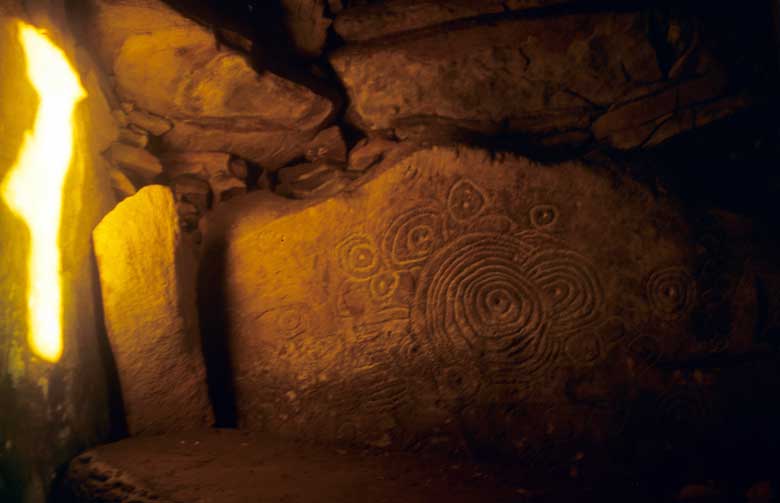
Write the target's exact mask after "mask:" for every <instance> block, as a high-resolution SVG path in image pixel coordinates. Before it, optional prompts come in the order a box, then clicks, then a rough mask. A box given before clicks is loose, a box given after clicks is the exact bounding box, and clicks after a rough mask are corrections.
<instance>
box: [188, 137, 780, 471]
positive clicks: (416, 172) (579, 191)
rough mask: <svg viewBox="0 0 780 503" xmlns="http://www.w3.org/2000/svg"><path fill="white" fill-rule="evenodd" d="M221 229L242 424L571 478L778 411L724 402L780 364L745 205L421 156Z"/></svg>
mask: <svg viewBox="0 0 780 503" xmlns="http://www.w3.org/2000/svg"><path fill="white" fill-rule="evenodd" d="M207 224H208V225H207V227H206V240H205V243H204V246H205V249H206V255H205V260H204V262H203V266H202V267H203V270H204V275H203V277H202V288H201V296H202V306H203V310H202V315H203V316H205V320H204V323H205V325H206V326H207V328H208V330H210V331H211V332H210V333H211V335H212V337H219V338H226V339H227V341H229V343H228V346H229V348H230V356H231V358H230V368H231V369H232V372H233V375H232V379H233V381H234V382H235V387H236V405H237V411H238V423H239V425H240V426H241V427H243V428H248V429H254V430H263V431H271V432H274V433H276V434H280V435H284V436H290V437H296V438H307V439H309V440H312V441H325V442H334V443H339V442H341V443H345V444H352V445H354V444H357V445H363V446H371V447H376V448H387V449H412V450H417V449H444V450H446V451H447V452H451V453H461V454H463V453H470V454H479V455H483V456H484V455H488V456H501V457H504V456H508V457H509V459H515V460H520V462H521V463H522V464H523V465H524V467H525V469H528V467H532V468H533V469H535V470H539V471H540V473H542V474H544V475H548V476H549V475H554V476H568V473H569V471H570V470H574V471H575V472H576V471H577V470H584V471H586V472H588V471H591V470H592V467H593V465H598V463H600V462H603V461H604V460H605V459H609V457H610V456H612V457H613V458H612V462H614V461H615V457H617V458H618V459H621V457H623V458H622V459H624V461H625V460H626V459H625V456H628V457H629V458H630V457H631V456H635V455H637V454H636V452H637V451H636V450H635V449H639V450H642V449H645V451H644V454H643V455H644V456H647V459H644V460H640V459H636V458H632V459H630V461H629V462H633V461H641V462H649V463H653V462H657V461H658V460H659V459H662V458H663V457H664V456H666V455H667V453H666V452H665V449H666V448H667V443H673V444H674V447H673V449H675V452H678V451H676V449H680V451H679V452H686V450H685V449H688V448H691V447H692V446H693V445H694V444H695V443H696V442H700V441H703V439H712V438H717V436H718V434H719V433H718V432H721V431H722V428H724V424H725V423H726V422H728V421H741V420H745V418H750V417H753V416H754V415H755V416H756V417H758V416H761V415H768V414H771V417H776V415H777V410H776V408H773V407H772V406H771V405H769V404H766V405H762V404H760V403H755V404H751V405H748V404H747V403H746V401H743V400H733V399H731V398H729V397H731V396H732V395H733V393H738V390H739V389H740V388H741V387H742V386H744V383H745V382H747V381H750V380H753V379H758V378H759V376H761V377H760V379H766V381H765V382H776V379H777V378H778V377H780V376H778V375H777V369H776V367H775V366H774V363H775V362H776V358H777V353H776V352H775V350H774V349H773V348H775V347H776V342H775V343H773V342H771V341H769V340H767V339H766V335H767V332H766V330H767V329H768V328H769V326H766V325H765V326H763V327H761V323H760V322H759V318H760V317H761V316H763V315H760V314H759V312H760V311H761V310H762V309H765V307H763V308H762V307H760V304H761V303H762V301H761V300H760V299H759V297H760V296H761V294H760V293H759V292H760V290H761V289H762V288H773V287H772V286H769V285H773V284H774V281H775V278H776V276H775V275H774V273H772V267H770V268H768V269H767V268H766V267H764V266H761V267H758V266H757V263H756V261H757V260H759V259H758V257H759V256H761V255H760V253H757V252H756V251H755V250H754V249H753V248H751V246H750V245H748V244H747V243H742V244H737V243H732V242H731V238H730V233H732V232H734V228H733V227H732V226H733V225H734V222H733V221H731V220H730V217H729V216H728V215H719V214H717V213H713V214H708V213H702V214H699V215H698V216H696V217H693V216H692V215H691V214H689V213H688V212H686V211H685V210H684V209H683V208H682V207H681V206H680V205H679V203H678V202H677V201H675V199H674V198H669V197H666V196H660V195H657V194H653V193H652V192H651V191H649V190H647V188H646V187H643V186H642V185H641V184H638V183H637V182H635V181H633V180H631V179H630V178H629V177H627V176H625V175H624V174H621V173H620V170H619V169H617V166H615V165H602V166H594V165H584V164H582V163H578V162H571V163H563V164H558V165H552V166H549V165H548V166H545V165H540V164H537V163H534V162H532V161H529V160H527V159H523V158H518V157H513V156H498V157H491V155H490V154H489V153H487V152H484V151H479V150H471V149H466V148H457V149H451V148H433V149H425V150H422V151H419V152H417V153H414V154H411V155H409V156H407V157H403V158H402V159H400V160H393V161H389V162H385V163H384V164H383V165H382V166H381V167H379V168H377V169H376V171H375V172H374V174H373V175H371V176H369V177H368V179H367V180H363V181H360V182H356V183H355V184H353V185H352V186H350V187H349V188H348V189H347V190H346V191H344V192H342V193H341V194H339V195H337V196H334V197H332V198H329V199H327V200H322V201H320V202H315V203H303V202H288V201H285V200H283V199H280V198H278V197H276V196H273V195H270V194H263V193H258V194H254V195H251V196H247V197H245V198H242V199H241V200H236V201H231V202H228V203H226V204H225V205H223V207H221V208H220V209H219V210H218V211H217V212H215V213H213V214H211V215H210V216H209V217H208V219H207ZM739 225H741V224H738V225H737V228H739ZM761 285H763V286H761ZM771 330H774V329H771ZM724 367H725V368H724ZM767 433H769V432H767V431H764V432H763V433H761V434H759V435H763V434H767ZM639 444H641V445H639ZM613 447H614V448H615V449H614V450H611V449H612V448H613ZM704 452H706V450H702V451H701V452H699V453H698V454H697V455H704ZM618 464H619V463H618ZM613 468H616V467H613Z"/></svg>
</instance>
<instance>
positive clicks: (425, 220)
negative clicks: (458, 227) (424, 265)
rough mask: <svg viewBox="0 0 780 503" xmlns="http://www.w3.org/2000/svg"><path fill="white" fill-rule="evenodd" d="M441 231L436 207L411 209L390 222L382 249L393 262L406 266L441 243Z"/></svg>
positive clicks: (421, 258)
mask: <svg viewBox="0 0 780 503" xmlns="http://www.w3.org/2000/svg"><path fill="white" fill-rule="evenodd" d="M443 234H444V230H443V225H442V218H441V215H440V213H439V211H438V210H436V209H435V208H430V207H425V206H423V207H419V208H412V209H411V210H408V211H406V212H405V213H402V214H401V215H399V216H397V217H396V218H395V219H394V220H393V221H392V222H391V224H390V227H389V229H388V230H387V234H385V239H384V241H383V248H384V250H385V253H386V254H387V257H389V259H390V262H391V263H392V264H393V265H395V266H398V267H404V266H409V265H412V264H416V263H418V262H421V261H423V260H425V259H426V258H428V256H429V255H430V254H431V253H433V251H434V250H435V249H436V248H437V247H438V246H439V244H440V243H441V242H442V239H443Z"/></svg>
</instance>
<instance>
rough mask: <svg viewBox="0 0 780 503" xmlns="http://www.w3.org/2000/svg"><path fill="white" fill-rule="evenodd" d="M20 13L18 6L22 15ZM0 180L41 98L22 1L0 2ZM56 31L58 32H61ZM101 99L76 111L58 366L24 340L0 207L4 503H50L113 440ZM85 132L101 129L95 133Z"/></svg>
mask: <svg viewBox="0 0 780 503" xmlns="http://www.w3.org/2000/svg"><path fill="white" fill-rule="evenodd" d="M16 4H19V6H18V8H17V7H16ZM0 13H1V14H2V15H6V14H14V15H18V16H19V17H18V18H6V17H1V18H0V124H2V134H0V180H3V179H5V177H6V175H7V174H8V172H9V169H10V168H11V166H12V165H13V164H14V162H15V161H16V158H17V156H18V153H19V149H20V148H21V146H22V140H23V138H24V135H25V134H29V133H30V132H31V131H32V128H33V124H34V121H35V117H36V113H37V105H38V103H39V101H38V100H39V98H38V97H37V96H36V93H35V90H34V88H33V87H32V85H31V84H30V83H29V82H28V80H27V79H26V78H25V75H26V69H25V58H24V52H23V51H22V48H21V46H20V45H19V42H18V36H17V30H16V26H17V22H18V20H19V19H24V10H23V7H22V6H21V2H0ZM43 14H44V15H42V16H40V17H38V18H36V23H41V24H40V25H41V26H47V27H49V28H53V29H51V30H50V32H49V33H50V35H52V37H53V38H54V40H55V42H56V43H57V44H58V45H60V46H61V47H62V48H63V49H65V50H66V52H67V54H68V57H69V59H70V60H71V62H74V63H76V62H80V59H79V58H77V57H76V55H75V54H73V52H71V50H70V49H72V47H73V40H72V39H71V38H70V37H69V35H68V31H67V29H63V28H62V27H64V26H66V25H64V24H58V23H59V22H60V21H63V22H64V20H62V19H57V18H56V16H54V14H53V13H51V12H48V11H47V12H44V13H43ZM58 27H59V28H58ZM79 69H80V70H83V71H84V73H83V74H82V79H83V81H84V84H85V86H86V88H87V89H88V91H89V92H90V93H99V92H101V91H100V89H99V88H98V87H96V86H94V85H93V84H94V79H92V78H91V77H90V76H89V71H90V70H89V67H81V66H79ZM105 100H106V97H105V96H98V95H97V94H94V95H93V96H90V98H88V99H87V100H85V101H84V102H82V104H81V105H80V106H79V108H78V109H77V112H76V121H75V133H76V136H77V140H76V142H75V143H74V147H75V149H74V152H75V155H76V162H74V164H73V166H71V170H70V173H69V176H68V178H67V179H66V181H65V192H64V197H63V200H62V222H63V225H62V226H61V229H60V236H59V240H58V242H59V245H60V247H61V260H62V291H63V296H62V302H63V305H62V308H63V309H62V313H63V318H62V330H63V334H62V341H63V353H62V357H61V358H60V360H59V361H58V362H57V364H54V365H53V364H51V363H49V362H45V361H43V360H41V359H39V358H37V357H36V356H35V355H34V354H33V352H32V350H31V348H30V346H29V343H28V340H27V330H28V327H27V322H26V321H25V320H26V318H27V305H26V300H25V291H26V285H27V282H28V278H27V272H26V271H27V268H26V267H25V259H26V256H27V253H28V252H29V234H28V231H27V229H26V228H25V225H24V223H23V222H22V221H21V220H20V219H19V218H18V217H16V216H14V215H13V214H12V213H11V211H10V209H9V208H8V206H6V205H5V203H2V202H0V250H1V251H0V501H3V502H4V503H5V502H17V501H24V502H35V503H37V502H41V501H46V498H47V494H48V490H49V485H50V484H51V481H52V480H54V478H55V477H56V473H57V470H58V469H59V468H60V467H61V466H62V465H63V464H64V463H66V462H67V460H68V459H70V458H71V457H72V456H74V455H75V454H76V453H77V452H79V451H80V450H81V449H83V447H84V446H86V445H94V444H96V443H100V442H104V441H106V440H107V439H108V438H109V434H110V432H111V421H110V414H111V405H112V399H111V392H110V390H111V387H112V382H111V380H110V375H109V374H108V372H107V368H108V367H107V362H108V359H107V355H106V352H105V346H104V341H105V334H104V331H103V329H102V322H101V317H100V302H99V297H98V291H97V289H96V284H97V278H96V275H95V272H94V261H93V258H92V243H91V231H92V228H93V227H94V226H95V224H96V223H97V222H98V221H99V220H100V218H102V216H103V215H104V214H105V213H106V212H107V211H108V210H109V209H110V208H111V206H112V205H113V204H114V196H113V194H112V190H111V186H110V182H109V179H108V173H107V172H106V171H105V170H104V169H103V168H102V165H101V164H100V162H101V160H100V157H99V153H100V151H101V150H102V149H104V148H105V147H106V146H107V145H106V142H107V141H113V140H111V138H110V136H111V130H112V129H113V130H114V131H115V130H116V125H114V124H111V123H110V122H107V121H108V119H106V116H105V110H104V109H103V107H104V103H103V102H104V101H105ZM91 124H99V125H101V126H102V127H103V129H102V130H101V131H95V130H94V129H92V127H91V126H90V125H91Z"/></svg>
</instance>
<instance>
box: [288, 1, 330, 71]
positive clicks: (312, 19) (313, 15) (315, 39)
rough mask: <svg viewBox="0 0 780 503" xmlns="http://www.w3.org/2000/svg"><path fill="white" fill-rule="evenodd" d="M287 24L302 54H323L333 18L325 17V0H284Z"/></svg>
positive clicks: (296, 46)
mask: <svg viewBox="0 0 780 503" xmlns="http://www.w3.org/2000/svg"><path fill="white" fill-rule="evenodd" d="M281 4H282V9H283V11H284V15H285V25H286V27H287V31H288V33H289V34H290V36H291V37H292V43H293V45H294V46H295V48H296V49H297V50H298V53H299V54H300V55H302V56H305V57H309V58H316V57H318V56H319V55H320V54H322V50H323V48H324V47H325V40H326V39H327V38H328V28H330V24H331V20H330V19H329V18H327V17H325V0H282V1H281Z"/></svg>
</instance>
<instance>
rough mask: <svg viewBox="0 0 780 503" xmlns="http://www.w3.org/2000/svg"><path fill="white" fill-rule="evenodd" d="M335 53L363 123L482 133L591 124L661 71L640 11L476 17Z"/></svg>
mask: <svg viewBox="0 0 780 503" xmlns="http://www.w3.org/2000/svg"><path fill="white" fill-rule="evenodd" d="M518 33H522V34H523V36H522V37H518V36H517V34H518ZM607 46H608V47H613V48H616V49H615V50H609V51H607V50H604V48H605V47H607ZM330 59H331V62H332V63H333V66H334V68H335V69H336V71H337V73H338V74H339V77H340V78H341V79H342V81H343V82H344V85H345V86H346V88H347V92H348V94H349V97H350V100H351V113H352V114H353V118H354V120H355V121H356V122H357V124H358V125H360V126H362V127H363V128H364V129H387V128H392V127H396V126H399V125H403V124H405V123H414V122H419V121H425V120H426V119H427V120H432V119H437V120H446V121H449V122H453V123H457V124H461V125H462V126H464V127H466V128H469V129H475V130H477V131H480V132H485V133H490V132H497V131H499V130H501V129H502V128H507V129H509V130H518V131H527V132H547V131H551V130H553V131H554V130H566V129H581V128H588V127H589V126H590V121H591V117H592V115H594V114H595V113H596V108H597V107H598V106H606V105H609V104H611V103H613V102H615V101H617V100H618V99H619V98H620V97H621V96H622V95H624V94H625V93H626V92H628V91H630V90H631V89H633V88H634V87H636V86H637V85H638V83H639V82H646V81H654V80H658V79H660V78H661V71H660V69H659V67H658V62H657V59H656V54H655V51H654V49H653V47H652V45H651V44H650V41H649V40H648V39H647V37H646V35H645V32H644V30H643V28H642V22H641V19H640V16H638V15H636V14H598V15H567V16H560V17H554V18H543V19H539V18H532V19H518V20H504V21H500V22H497V23H495V24H490V25H476V26H471V25H469V26H465V27H459V28H457V29H453V30H447V31H443V32H436V33H434V34H430V35H428V34H423V35H419V36H416V37H407V38H404V39H403V40H399V41H397V42H395V43H391V44H382V45H370V46H365V47H359V46H358V47H347V48H345V49H344V50H341V51H338V52H336V53H334V54H332V55H331V58H330ZM486 89H489V90H490V92H485V90H486Z"/></svg>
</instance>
